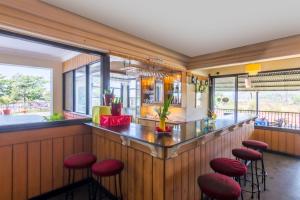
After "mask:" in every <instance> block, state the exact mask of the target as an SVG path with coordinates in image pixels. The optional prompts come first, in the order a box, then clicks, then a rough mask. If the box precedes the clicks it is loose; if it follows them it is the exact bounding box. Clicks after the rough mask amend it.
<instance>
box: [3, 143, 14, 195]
mask: <svg viewBox="0 0 300 200" xmlns="http://www.w3.org/2000/svg"><path fill="white" fill-rule="evenodd" d="M0 160H1V161H5V162H1V165H0V188H1V192H0V199H3V200H4V199H7V200H10V199H12V197H13V187H12V186H13V147H12V145H9V146H2V147H1V148H0Z"/></svg>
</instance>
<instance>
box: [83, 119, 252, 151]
mask: <svg viewBox="0 0 300 200" xmlns="http://www.w3.org/2000/svg"><path fill="white" fill-rule="evenodd" d="M255 118H256V116H252V115H243V116H239V117H238V118H237V119H236V120H234V119H229V118H228V119H217V120H216V121H215V122H213V123H210V124H207V123H205V120H203V119H201V120H197V121H192V122H186V123H183V124H180V125H175V126H174V127H173V131H172V134H171V135H164V136H162V135H158V134H157V133H156V131H155V127H149V126H143V125H140V124H135V123H131V124H130V125H127V126H116V127H104V126H100V125H98V124H95V123H91V122H90V123H85V124H86V125H88V126H91V127H93V128H96V129H100V130H104V131H108V132H111V133H114V134H118V135H120V136H123V137H127V138H129V139H131V140H136V141H140V142H145V143H148V144H151V145H154V146H158V147H163V148H172V147H174V146H176V145H179V144H183V143H188V142H190V141H193V140H196V139H199V138H201V137H205V136H207V135H211V134H217V133H220V132H223V131H225V130H226V129H230V128H234V127H235V126H237V125H239V124H242V123H244V122H249V121H251V120H253V119H255Z"/></svg>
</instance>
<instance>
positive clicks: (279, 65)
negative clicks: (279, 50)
mask: <svg viewBox="0 0 300 200" xmlns="http://www.w3.org/2000/svg"><path fill="white" fill-rule="evenodd" d="M260 63H261V68H262V71H272V70H282V69H293V68H299V67H300V57H297V58H289V59H281V60H272V61H265V62H260ZM202 71H204V73H207V74H211V75H212V76H215V75H216V73H217V72H219V75H226V74H238V73H245V65H237V66H231V67H222V68H211V69H206V70H202Z"/></svg>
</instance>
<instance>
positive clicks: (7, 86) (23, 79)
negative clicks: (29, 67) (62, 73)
mask: <svg viewBox="0 0 300 200" xmlns="http://www.w3.org/2000/svg"><path fill="white" fill-rule="evenodd" d="M47 82H48V81H46V80H45V79H44V78H43V77H39V76H30V75H21V74H16V75H14V76H13V77H12V78H11V79H7V78H5V76H3V75H1V74H0V97H3V96H9V97H10V98H11V100H12V101H13V102H22V103H23V105H24V108H25V105H26V103H27V102H33V101H36V100H45V101H49V100H50V93H49V91H48V90H47V89H46V88H45V84H46V83H47Z"/></svg>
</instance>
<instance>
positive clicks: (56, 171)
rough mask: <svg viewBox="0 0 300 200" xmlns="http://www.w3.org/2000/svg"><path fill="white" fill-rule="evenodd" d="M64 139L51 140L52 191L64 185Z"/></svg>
mask: <svg viewBox="0 0 300 200" xmlns="http://www.w3.org/2000/svg"><path fill="white" fill-rule="evenodd" d="M63 162H64V139H63V138H55V139H53V176H54V178H53V189H58V188H61V187H62V186H63V185H64V167H63V166H64V163H63Z"/></svg>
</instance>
